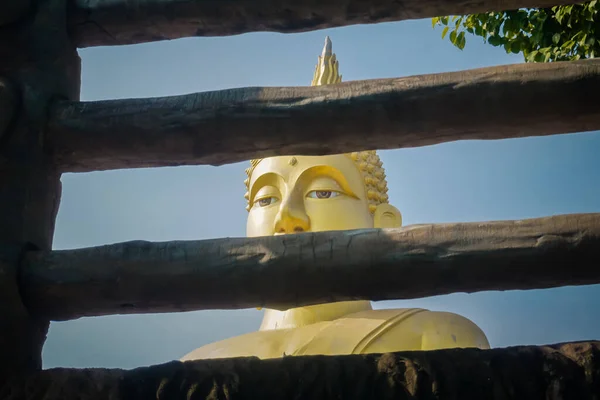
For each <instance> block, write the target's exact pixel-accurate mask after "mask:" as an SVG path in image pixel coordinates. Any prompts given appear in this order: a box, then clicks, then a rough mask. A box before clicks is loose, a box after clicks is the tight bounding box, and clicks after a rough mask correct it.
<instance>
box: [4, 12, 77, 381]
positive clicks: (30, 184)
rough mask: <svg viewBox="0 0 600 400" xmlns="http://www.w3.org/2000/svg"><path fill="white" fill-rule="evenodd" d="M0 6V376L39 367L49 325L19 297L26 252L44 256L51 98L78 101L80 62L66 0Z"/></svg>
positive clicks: (56, 193)
mask: <svg viewBox="0 0 600 400" xmlns="http://www.w3.org/2000/svg"><path fill="white" fill-rule="evenodd" d="M27 3H28V2H25V1H21V0H4V1H3V2H2V5H1V6H0V14H2V16H3V17H5V16H8V15H9V13H10V15H11V16H12V17H11V18H1V19H0V107H1V108H0V374H4V376H6V375H7V374H22V373H26V372H29V371H33V370H36V369H39V368H41V349H42V346H43V343H44V340H45V338H46V333H47V330H48V324H49V323H48V321H46V320H43V319H40V318H38V317H36V316H35V315H31V314H30V313H29V312H28V310H27V305H26V304H24V303H23V301H22V299H21V296H20V290H19V261H20V257H21V254H22V253H23V251H24V250H26V249H31V248H39V249H50V248H51V246H52V236H53V233H54V220H55V217H56V213H57V210H58V205H59V201H60V173H59V172H58V170H57V168H56V167H55V166H54V165H53V162H52V161H51V150H49V149H48V147H47V146H46V143H47V137H46V132H45V129H44V127H45V120H46V114H47V110H48V106H49V104H50V102H51V101H52V100H53V99H56V98H62V99H72V100H77V99H78V97H79V82H80V61H79V57H78V55H77V51H76V49H75V47H74V46H73V45H71V43H70V41H69V38H68V36H67V28H66V26H67V25H66V12H67V3H66V0H37V1H35V2H32V4H31V7H28V8H27V9H25V8H24V7H22V6H23V5H26V4H27Z"/></svg>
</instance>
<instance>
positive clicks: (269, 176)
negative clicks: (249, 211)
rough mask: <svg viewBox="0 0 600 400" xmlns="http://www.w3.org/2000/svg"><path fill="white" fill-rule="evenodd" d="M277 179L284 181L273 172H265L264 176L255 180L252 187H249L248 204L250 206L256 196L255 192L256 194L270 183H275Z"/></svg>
mask: <svg viewBox="0 0 600 400" xmlns="http://www.w3.org/2000/svg"><path fill="white" fill-rule="evenodd" d="M279 179H282V180H284V181H285V179H283V177H282V176H281V175H279V174H278V173H275V172H267V173H265V174H262V175H261V176H259V177H258V178H256V180H255V181H254V183H252V186H250V191H249V199H248V201H250V204H252V201H253V200H254V196H256V192H258V191H259V190H260V188H262V187H263V186H265V185H266V184H267V183H269V182H270V181H273V180H276V181H277V180H279Z"/></svg>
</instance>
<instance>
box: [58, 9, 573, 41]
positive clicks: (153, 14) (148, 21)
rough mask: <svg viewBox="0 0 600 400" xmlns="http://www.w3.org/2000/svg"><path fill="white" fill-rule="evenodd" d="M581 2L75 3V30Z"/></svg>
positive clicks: (367, 17)
mask: <svg viewBox="0 0 600 400" xmlns="http://www.w3.org/2000/svg"><path fill="white" fill-rule="evenodd" d="M579 2H580V1H576V0H571V1H568V0H395V1H394V0H370V1H361V0H302V1H299V0H252V1H242V0H231V1H226V2H225V1H210V0H73V1H72V5H73V6H72V8H71V18H70V19H69V25H70V30H71V33H72V36H73V39H74V41H75V43H76V45H77V46H78V47H88V46H110V45H122V44H134V43H142V42H149V41H157V40H165V39H177V38H182V37H190V36H226V35H237V34H241V33H247V32H265V31H271V32H283V33H293V32H305V31H311V30H316V29H324V28H332V27H338V26H348V25H356V24H372V23H379V22H389V21H401V20H408V19H419V18H429V17H436V16H441V15H458V14H472V13H481V12H488V11H504V10H512V9H517V8H533V7H539V8H542V7H552V6H554V5H559V4H573V3H579Z"/></svg>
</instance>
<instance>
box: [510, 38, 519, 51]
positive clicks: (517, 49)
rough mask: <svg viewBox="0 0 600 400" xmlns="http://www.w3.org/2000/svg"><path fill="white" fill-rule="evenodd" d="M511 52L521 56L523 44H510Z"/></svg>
mask: <svg viewBox="0 0 600 400" xmlns="http://www.w3.org/2000/svg"><path fill="white" fill-rule="evenodd" d="M510 51H511V52H512V53H514V54H519V52H520V51H521V42H516V41H515V42H512V43H511V44H510Z"/></svg>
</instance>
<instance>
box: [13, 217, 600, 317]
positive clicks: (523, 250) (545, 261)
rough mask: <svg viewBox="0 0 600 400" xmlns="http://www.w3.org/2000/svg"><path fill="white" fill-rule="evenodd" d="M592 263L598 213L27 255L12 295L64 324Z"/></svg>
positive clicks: (520, 280) (369, 295)
mask: <svg viewBox="0 0 600 400" xmlns="http://www.w3.org/2000/svg"><path fill="white" fill-rule="evenodd" d="M350 243H351V244H352V245H350ZM598 265H600V214H580V215H578V214H575V215H563V216H554V217H547V218H540V219H529V220H522V221H498V222H485V223H463V224H440V225H416V226H408V227H406V228H401V229H390V230H374V229H373V230H358V231H340V232H318V233H302V234H294V235H284V236H270V237H261V238H237V239H211V240H202V241H181V242H163V243H149V242H142V241H139V242H128V243H120V244H114V245H109V246H101V247H93V248H86V249H78V250H63V251H50V252H31V253H29V254H28V256H27V257H26V258H25V261H24V264H23V265H22V269H21V282H22V287H21V293H22V295H23V298H24V299H25V303H26V305H27V306H28V309H29V310H30V312H32V313H33V314H35V315H40V316H44V317H45V318H48V319H52V320H66V319H75V318H79V317H83V316H96V315H105V314H128V313H155V312H178V311H191V310H200V309H235V308H250V307H259V306H260V307H262V306H267V307H271V308H277V309H287V308H290V307H294V306H301V305H309V304H320V303H326V302H334V301H344V300H358V299H370V300H386V299H409V298H418V297H425V296H432V295H441V294H447V293H454V292H468V293H471V292H478V291H486V290H513V289H536V288H550V287H557V286H566V285H587V284H596V283H600V269H598Z"/></svg>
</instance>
